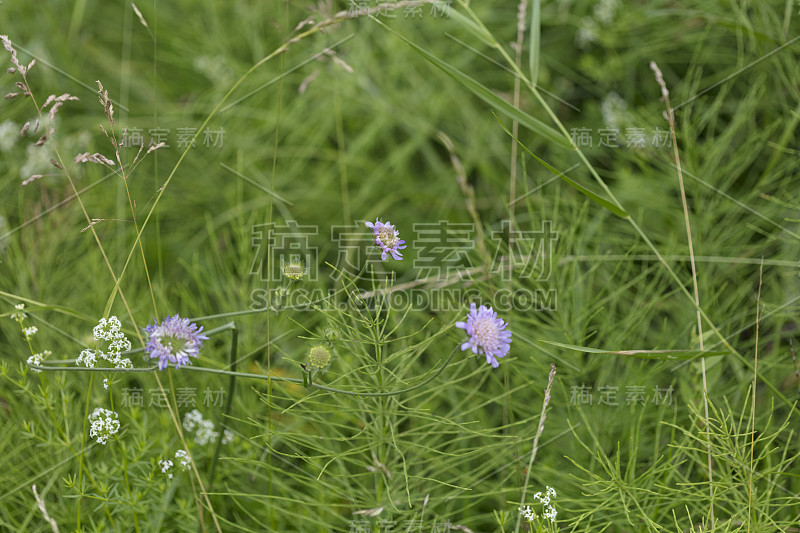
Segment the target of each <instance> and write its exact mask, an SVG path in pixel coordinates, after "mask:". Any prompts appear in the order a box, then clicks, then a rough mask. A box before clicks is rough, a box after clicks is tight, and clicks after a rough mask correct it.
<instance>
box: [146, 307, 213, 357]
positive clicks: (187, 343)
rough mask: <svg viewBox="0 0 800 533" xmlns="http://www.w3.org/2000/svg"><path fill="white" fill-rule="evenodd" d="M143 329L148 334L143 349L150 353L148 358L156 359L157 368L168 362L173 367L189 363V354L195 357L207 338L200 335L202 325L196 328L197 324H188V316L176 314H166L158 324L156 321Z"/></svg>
mask: <svg viewBox="0 0 800 533" xmlns="http://www.w3.org/2000/svg"><path fill="white" fill-rule="evenodd" d="M144 329H145V331H147V333H149V334H150V340H149V341H148V342H147V346H145V348H144V350H145V351H146V352H147V353H149V354H150V359H158V368H159V370H164V369H165V368H167V366H168V365H169V363H173V364H174V365H175V368H180V367H181V366H182V365H189V364H191V363H190V362H189V356H192V357H197V356H198V354H199V353H200V347H201V346H202V345H203V341H206V340H208V337H206V336H205V335H201V333H202V332H203V328H202V326H201V327H200V328H198V327H197V324H195V323H191V324H190V323H189V319H188V318H181V317H179V316H178V315H175V316H173V317H170V316H168V317H167V318H165V319H164V321H163V322H162V323H161V324H160V325H159V323H158V322H157V321H156V322H154V323H153V325H152V326H147V327H146V328H144Z"/></svg>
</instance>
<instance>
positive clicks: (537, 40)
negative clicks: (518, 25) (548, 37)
mask: <svg viewBox="0 0 800 533" xmlns="http://www.w3.org/2000/svg"><path fill="white" fill-rule="evenodd" d="M541 43H542V2H541V0H533V9H531V39H530V47H529V48H530V49H529V50H528V59H529V60H530V61H529V65H528V66H529V68H530V77H531V83H533V84H534V85H536V84H537V83H539V58H540V57H541V47H542V44H541Z"/></svg>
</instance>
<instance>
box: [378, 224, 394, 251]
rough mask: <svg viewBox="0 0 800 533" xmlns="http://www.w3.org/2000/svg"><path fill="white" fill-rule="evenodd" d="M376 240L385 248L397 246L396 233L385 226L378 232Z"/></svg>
mask: <svg viewBox="0 0 800 533" xmlns="http://www.w3.org/2000/svg"><path fill="white" fill-rule="evenodd" d="M378 238H380V240H381V242H382V243H383V245H384V246H386V247H387V248H394V247H395V245H397V232H395V231H394V230H393V229H392V228H389V227H387V226H383V227H382V228H381V229H379V230H378Z"/></svg>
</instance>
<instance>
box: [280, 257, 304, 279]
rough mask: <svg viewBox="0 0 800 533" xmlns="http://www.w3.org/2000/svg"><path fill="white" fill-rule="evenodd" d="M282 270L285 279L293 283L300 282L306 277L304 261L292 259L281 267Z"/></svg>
mask: <svg viewBox="0 0 800 533" xmlns="http://www.w3.org/2000/svg"><path fill="white" fill-rule="evenodd" d="M281 270H282V272H283V275H284V276H285V277H287V278H289V279H290V280H293V281H300V280H301V279H303V277H304V276H305V275H306V267H305V265H303V263H302V261H297V260H295V259H292V260H291V261H289V262H288V263H283V264H282V265H281Z"/></svg>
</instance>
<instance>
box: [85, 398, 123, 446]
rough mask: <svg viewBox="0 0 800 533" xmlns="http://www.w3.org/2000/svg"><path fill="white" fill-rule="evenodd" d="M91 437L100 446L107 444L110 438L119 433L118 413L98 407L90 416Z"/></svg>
mask: <svg viewBox="0 0 800 533" xmlns="http://www.w3.org/2000/svg"><path fill="white" fill-rule="evenodd" d="M89 424H91V425H90V427H89V436H90V437H92V438H94V439H96V440H97V443H98V444H105V443H106V442H108V438H109V437H111V436H113V435H116V434H117V433H118V432H119V427H120V426H119V418H118V417H117V413H115V412H114V411H110V410H109V409H103V408H102V407H97V408H96V409H95V410H94V411H92V414H90V415H89Z"/></svg>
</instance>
